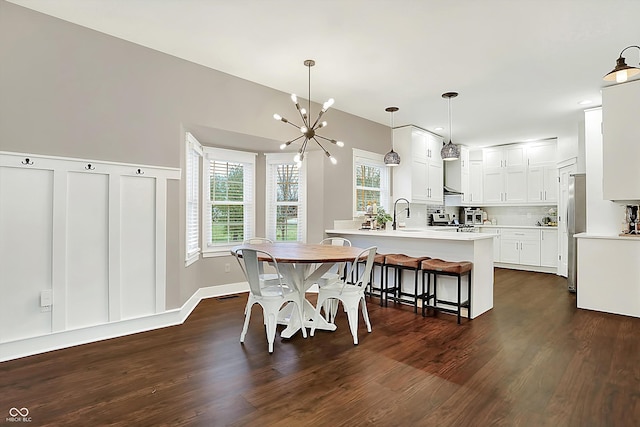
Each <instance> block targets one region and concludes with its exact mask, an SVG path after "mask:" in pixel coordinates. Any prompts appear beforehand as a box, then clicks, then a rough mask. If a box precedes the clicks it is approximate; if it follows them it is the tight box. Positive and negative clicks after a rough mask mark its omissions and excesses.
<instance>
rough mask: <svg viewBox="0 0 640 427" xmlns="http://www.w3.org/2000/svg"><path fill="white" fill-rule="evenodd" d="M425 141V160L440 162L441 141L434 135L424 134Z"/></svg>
mask: <svg viewBox="0 0 640 427" xmlns="http://www.w3.org/2000/svg"><path fill="white" fill-rule="evenodd" d="M425 141H426V147H427V158H428V159H429V160H432V161H436V162H442V156H441V155H440V150H442V140H440V139H439V138H437V137H435V136H434V135H430V134H425Z"/></svg>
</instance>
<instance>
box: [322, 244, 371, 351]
mask: <svg viewBox="0 0 640 427" xmlns="http://www.w3.org/2000/svg"><path fill="white" fill-rule="evenodd" d="M376 250H377V248H376V247H375V246H373V247H370V248H367V249H365V250H363V251H362V252H361V253H360V255H358V256H357V257H356V258H355V259H354V261H353V262H352V263H351V265H350V267H349V271H348V272H347V277H350V276H351V270H353V268H354V266H355V265H357V263H358V260H360V258H361V257H365V256H366V260H367V261H366V264H365V268H364V271H363V272H362V274H361V275H360V276H359V277H358V278H357V280H356V282H355V283H347V281H346V280H339V281H337V282H334V283H331V284H329V285H326V286H323V287H321V288H320V289H319V291H318V303H317V304H316V310H315V313H314V316H313V326H312V327H311V336H313V335H314V334H315V332H316V326H317V324H318V320H319V316H320V308H321V307H322V305H323V304H324V303H325V301H326V300H329V299H334V300H338V301H340V302H342V304H343V305H344V308H345V311H346V312H347V317H348V319H349V328H350V329H351V335H353V344H358V306H359V305H360V304H362V317H363V318H364V321H365V323H366V324H367V332H371V322H369V313H368V311H367V302H366V301H365V298H364V291H365V287H366V286H367V283H368V281H369V276H370V274H371V268H373V259H374V258H375V256H376Z"/></svg>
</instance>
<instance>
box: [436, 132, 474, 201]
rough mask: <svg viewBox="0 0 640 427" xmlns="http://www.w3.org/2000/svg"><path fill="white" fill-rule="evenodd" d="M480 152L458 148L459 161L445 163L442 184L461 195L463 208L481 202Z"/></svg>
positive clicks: (464, 147)
mask: <svg viewBox="0 0 640 427" xmlns="http://www.w3.org/2000/svg"><path fill="white" fill-rule="evenodd" d="M482 171H483V167H482V150H470V149H469V148H468V147H466V146H464V145H461V146H460V160H455V161H451V162H445V180H444V184H445V185H446V186H447V187H448V188H450V189H452V190H456V191H459V192H461V193H462V196H461V202H462V205H463V206H478V204H479V203H481V202H482Z"/></svg>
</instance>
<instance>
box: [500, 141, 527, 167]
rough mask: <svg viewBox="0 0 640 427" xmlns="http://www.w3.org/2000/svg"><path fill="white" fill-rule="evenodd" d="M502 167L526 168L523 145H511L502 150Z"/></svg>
mask: <svg viewBox="0 0 640 427" xmlns="http://www.w3.org/2000/svg"><path fill="white" fill-rule="evenodd" d="M503 159H504V164H503V167H506V168H513V167H520V166H526V164H527V163H526V156H525V147H524V146H523V145H511V146H507V148H504V154H503Z"/></svg>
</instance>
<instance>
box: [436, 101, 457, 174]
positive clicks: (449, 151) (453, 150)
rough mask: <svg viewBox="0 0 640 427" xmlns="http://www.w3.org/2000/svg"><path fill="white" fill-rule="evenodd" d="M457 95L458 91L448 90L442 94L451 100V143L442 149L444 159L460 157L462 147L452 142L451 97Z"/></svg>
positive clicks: (441, 153) (450, 159)
mask: <svg viewBox="0 0 640 427" xmlns="http://www.w3.org/2000/svg"><path fill="white" fill-rule="evenodd" d="M456 96H458V92H446V93H443V94H442V97H443V98H447V99H448V100H449V143H448V144H444V145H443V147H442V150H440V156H442V160H446V161H452V160H458V159H459V158H460V147H458V146H457V145H456V144H454V143H452V142H451V134H452V130H451V98H455V97H456Z"/></svg>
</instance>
